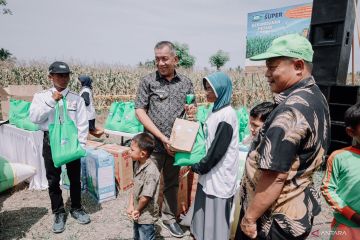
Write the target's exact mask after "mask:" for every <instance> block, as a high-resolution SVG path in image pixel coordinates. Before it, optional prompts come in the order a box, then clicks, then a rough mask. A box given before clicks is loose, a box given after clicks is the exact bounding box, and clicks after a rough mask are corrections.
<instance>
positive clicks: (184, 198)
mask: <svg viewBox="0 0 360 240" xmlns="http://www.w3.org/2000/svg"><path fill="white" fill-rule="evenodd" d="M190 172H191V171H190V170H189V168H188V167H182V168H181V169H180V172H179V190H178V212H177V214H178V215H180V214H182V213H186V212H187V210H188V208H189V206H190V191H189V190H190V189H189V180H190V178H189V177H190V175H191V173H190ZM189 174H190V175H189Z"/></svg>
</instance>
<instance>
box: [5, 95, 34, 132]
mask: <svg viewBox="0 0 360 240" xmlns="http://www.w3.org/2000/svg"><path fill="white" fill-rule="evenodd" d="M30 105H31V103H30V102H26V101H23V100H16V99H10V109H9V122H10V124H13V125H15V126H16V127H18V128H22V122H23V119H24V118H26V117H27V116H29V109H30Z"/></svg>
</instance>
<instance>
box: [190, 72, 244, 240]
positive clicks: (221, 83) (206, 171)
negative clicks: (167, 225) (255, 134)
mask: <svg viewBox="0 0 360 240" xmlns="http://www.w3.org/2000/svg"><path fill="white" fill-rule="evenodd" d="M203 84H204V88H205V91H206V98H207V101H208V102H213V103H214V107H213V109H212V112H211V113H210V114H209V116H208V118H207V120H206V122H205V125H204V132H205V138H206V152H207V154H206V156H205V157H204V158H203V159H202V160H201V161H200V162H199V163H196V164H194V165H192V166H191V169H192V170H193V171H194V172H195V173H198V174H199V183H198V187H197V191H196V195H195V206H194V215H193V219H192V222H191V227H190V230H191V233H192V234H193V235H194V237H195V239H197V240H202V239H206V240H211V239H229V234H230V231H229V229H230V224H229V221H230V211H231V205H232V200H233V196H234V194H235V192H236V188H237V186H236V185H237V183H236V177H237V172H238V169H239V161H238V159H239V150H238V141H239V140H238V139H239V136H238V132H239V131H238V130H239V129H238V120H237V117H236V113H235V111H234V109H233V108H232V107H231V105H230V101H231V95H232V83H231V80H230V78H229V77H228V76H227V75H226V74H225V73H223V72H216V73H213V74H211V75H209V76H208V77H205V78H204V79H203Z"/></svg>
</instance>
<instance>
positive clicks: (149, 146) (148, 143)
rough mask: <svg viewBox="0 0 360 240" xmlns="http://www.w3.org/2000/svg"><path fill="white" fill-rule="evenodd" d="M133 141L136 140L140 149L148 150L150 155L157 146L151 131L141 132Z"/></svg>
mask: <svg viewBox="0 0 360 240" xmlns="http://www.w3.org/2000/svg"><path fill="white" fill-rule="evenodd" d="M132 141H134V142H136V143H137V145H138V146H139V148H140V150H142V151H146V153H147V155H148V156H150V155H151V154H152V152H153V151H154V148H155V138H154V136H153V135H151V134H150V133H139V134H138V135H136V136H135V137H133V138H132Z"/></svg>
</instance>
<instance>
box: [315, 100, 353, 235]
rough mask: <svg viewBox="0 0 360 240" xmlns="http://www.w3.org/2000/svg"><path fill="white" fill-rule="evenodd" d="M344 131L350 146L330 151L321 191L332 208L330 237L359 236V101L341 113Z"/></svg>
mask: <svg viewBox="0 0 360 240" xmlns="http://www.w3.org/2000/svg"><path fill="white" fill-rule="evenodd" d="M344 120H345V126H346V133H347V134H348V135H349V136H350V137H352V138H353V140H354V141H353V146H350V147H347V148H343V149H340V150H337V151H335V152H333V153H332V154H331V155H330V157H329V159H328V160H327V169H326V173H325V176H324V179H323V182H322V186H321V192H322V194H323V196H324V197H325V199H326V201H327V203H328V204H329V205H330V206H331V207H332V208H333V209H334V210H335V212H334V219H333V222H332V224H331V228H332V230H333V232H332V233H333V234H332V236H331V237H332V238H331V239H335V240H336V239H345V240H346V239H360V177H359V176H360V175H359V173H360V104H356V105H354V106H352V107H350V108H349V109H348V110H347V111H346V112H345V119H344Z"/></svg>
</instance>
